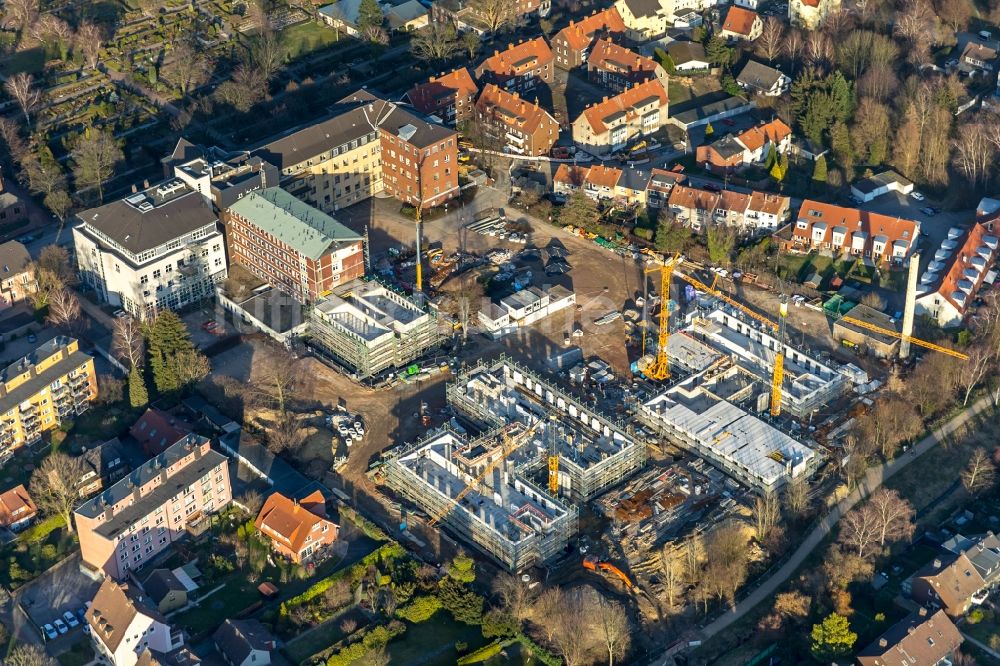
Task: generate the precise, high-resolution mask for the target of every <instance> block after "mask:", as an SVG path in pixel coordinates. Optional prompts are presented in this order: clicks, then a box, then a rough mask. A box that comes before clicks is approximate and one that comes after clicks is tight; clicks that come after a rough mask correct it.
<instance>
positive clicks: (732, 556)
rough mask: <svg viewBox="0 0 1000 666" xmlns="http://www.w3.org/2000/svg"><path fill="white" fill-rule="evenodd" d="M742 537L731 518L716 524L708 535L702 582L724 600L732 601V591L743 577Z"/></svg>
mask: <svg viewBox="0 0 1000 666" xmlns="http://www.w3.org/2000/svg"><path fill="white" fill-rule="evenodd" d="M746 545H747V543H746V537H745V536H744V534H743V530H742V528H741V527H740V526H739V525H738V524H736V523H735V522H730V523H726V524H725V525H722V526H720V527H717V528H716V529H715V530H713V531H712V533H711V534H710V535H709V537H708V543H707V545H706V553H707V557H708V564H707V566H706V567H705V571H704V575H703V580H702V583H701V584H702V586H704V587H705V589H706V591H710V592H711V594H712V595H714V596H716V597H718V599H719V600H720V601H726V602H727V603H729V604H730V605H734V604H735V603H736V592H737V590H739V589H740V587H741V586H742V585H743V583H744V582H745V581H746V579H747V573H748V570H747V549H746Z"/></svg>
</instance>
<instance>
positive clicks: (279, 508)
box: [254, 490, 340, 563]
mask: <svg viewBox="0 0 1000 666" xmlns="http://www.w3.org/2000/svg"><path fill="white" fill-rule="evenodd" d="M254 525H256V527H257V531H259V532H260V533H261V534H263V535H264V536H266V537H267V538H268V539H270V540H271V547H272V548H273V549H274V551H275V552H276V553H278V554H279V555H281V556H282V557H286V558H288V559H289V560H291V561H292V562H295V563H302V562H307V561H309V560H310V559H311V558H312V557H314V556H315V555H317V554H318V553H320V552H322V551H323V550H324V549H326V547H327V546H329V545H330V544H332V543H333V542H334V541H336V540H337V533H338V531H339V529H340V528H339V527H338V526H337V525H336V523H334V522H332V521H331V520H329V519H328V518H327V515H326V499H325V498H324V497H323V493H321V492H320V491H318V490H317V491H315V492H314V493H312V494H311V495H308V496H306V497H303V498H302V499H301V500H294V499H290V498H288V497H285V496H284V495H282V494H281V493H272V494H271V495H270V496H269V497H268V498H267V500H265V501H264V506H263V507H261V510H260V513H259V514H257V519H256V521H254Z"/></svg>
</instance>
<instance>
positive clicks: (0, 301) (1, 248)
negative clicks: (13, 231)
mask: <svg viewBox="0 0 1000 666" xmlns="http://www.w3.org/2000/svg"><path fill="white" fill-rule="evenodd" d="M37 289H38V283H37V282H35V271H34V269H33V268H32V266H31V255H30V254H28V248H26V247H24V245H22V244H21V243H18V242H17V241H7V242H6V243H0V312H3V311H4V310H6V309H7V308H9V307H11V306H12V305H16V304H17V303H21V302H24V301H25V300H27V299H28V298H29V297H30V296H31V294H33V293H35V291H36V290H37Z"/></svg>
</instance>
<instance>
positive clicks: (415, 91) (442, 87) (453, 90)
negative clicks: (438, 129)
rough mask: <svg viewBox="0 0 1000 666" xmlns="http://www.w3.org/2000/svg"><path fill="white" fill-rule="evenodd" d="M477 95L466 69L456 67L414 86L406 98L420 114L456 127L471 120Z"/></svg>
mask: <svg viewBox="0 0 1000 666" xmlns="http://www.w3.org/2000/svg"><path fill="white" fill-rule="evenodd" d="M478 94H479V86H477V85H476V82H475V81H473V80H472V75H471V74H469V70H468V68H466V67H459V68H458V69H456V70H455V71H453V72H448V73H447V74H442V75H441V76H432V77H431V79H430V81H428V82H427V83H421V84H420V85H417V86H414V87H413V88H411V89H410V91H409V92H407V93H406V99H407V100H408V101H409V102H410V104H412V105H413V108H415V109H416V110H418V111H420V112H421V113H426V114H428V115H435V116H437V117H438V118H441V119H442V120H444V121H445V122H446V123H449V124H451V125H457V124H458V123H461V122H463V121H465V120H468V119H469V118H471V117H472V115H473V110H474V107H475V105H476V95H478Z"/></svg>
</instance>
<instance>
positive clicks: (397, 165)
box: [252, 90, 459, 213]
mask: <svg viewBox="0 0 1000 666" xmlns="http://www.w3.org/2000/svg"><path fill="white" fill-rule="evenodd" d="M252 153H253V154H254V155H259V156H260V157H261V158H262V159H264V160H265V161H267V162H270V163H271V164H274V165H276V166H277V167H278V169H279V171H280V173H281V181H282V186H283V187H284V188H285V189H286V190H288V192H289V193H290V194H293V195H295V196H296V197H298V198H300V199H302V200H304V201H306V202H307V203H309V204H311V205H313V206H315V207H316V208H319V209H320V210H323V211H325V212H327V213H330V212H334V211H336V210H338V209H339V208H342V207H345V206H350V205H352V204H356V203H358V202H360V201H364V200H366V199H368V198H369V197H371V196H374V195H375V194H379V193H382V192H385V193H387V194H389V195H390V196H392V197H395V198H396V199H399V200H400V201H404V202H406V203H410V204H416V203H420V204H421V205H422V206H423V207H424V208H428V207H432V206H437V205H440V204H443V203H444V202H445V201H448V200H450V199H453V198H455V197H457V196H458V194H459V189H458V169H457V166H458V134H457V132H455V130H453V129H449V128H447V127H444V126H442V125H439V124H437V123H434V122H432V121H430V120H428V119H427V118H425V117H423V116H422V115H420V114H418V113H416V112H415V111H412V110H410V109H409V108H408V107H406V106H404V105H401V104H398V103H396V102H391V101H389V100H386V99H384V98H381V97H379V96H377V95H375V94H373V93H371V92H369V91H367V90H359V91H357V92H355V93H353V94H351V95H349V96H347V97H345V98H344V99H342V100H340V101H339V102H338V103H337V104H336V105H335V106H334V108H333V114H332V116H331V117H330V118H328V119H327V120H324V121H322V122H319V123H316V124H315V125H311V126H309V127H307V128H305V129H301V130H298V131H296V132H292V133H291V134H288V135H286V136H283V137H281V138H278V139H275V140H273V141H271V142H270V143H267V144H265V145H264V146H261V147H260V148H258V149H256V150H254V151H252Z"/></svg>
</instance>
